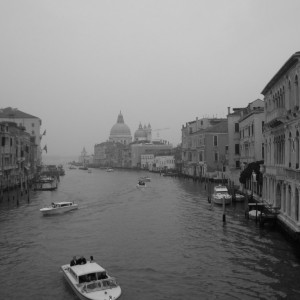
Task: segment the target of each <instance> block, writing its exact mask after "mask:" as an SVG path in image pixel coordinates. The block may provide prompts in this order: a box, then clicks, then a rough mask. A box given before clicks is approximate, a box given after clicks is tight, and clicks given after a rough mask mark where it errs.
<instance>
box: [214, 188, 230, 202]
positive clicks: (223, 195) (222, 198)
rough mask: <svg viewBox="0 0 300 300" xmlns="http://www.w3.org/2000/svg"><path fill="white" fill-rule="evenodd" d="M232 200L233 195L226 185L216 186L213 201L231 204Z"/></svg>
mask: <svg viewBox="0 0 300 300" xmlns="http://www.w3.org/2000/svg"><path fill="white" fill-rule="evenodd" d="M231 200H232V197H231V195H229V193H228V189H227V187H226V186H223V185H217V186H215V187H214V193H213V194H212V201H213V202H214V203H216V204H223V203H224V202H225V204H230V203H231Z"/></svg>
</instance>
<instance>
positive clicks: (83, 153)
mask: <svg viewBox="0 0 300 300" xmlns="http://www.w3.org/2000/svg"><path fill="white" fill-rule="evenodd" d="M78 162H79V163H80V164H82V165H84V166H85V165H88V164H89V163H90V156H89V155H88V154H87V152H86V150H85V147H83V149H82V151H81V154H80V156H79V157H78Z"/></svg>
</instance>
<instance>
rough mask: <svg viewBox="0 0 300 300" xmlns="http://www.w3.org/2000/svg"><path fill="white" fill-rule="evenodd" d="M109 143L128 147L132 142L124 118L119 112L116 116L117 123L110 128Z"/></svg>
mask: <svg viewBox="0 0 300 300" xmlns="http://www.w3.org/2000/svg"><path fill="white" fill-rule="evenodd" d="M109 141H111V142H119V143H122V144H124V145H128V144H130V143H131V141H132V136H131V132H130V128H129V127H128V126H127V125H126V124H125V123H124V118H123V115H122V113H121V112H120V113H119V115H118V119H117V123H116V124H115V125H114V126H113V127H112V128H111V130H110V135H109Z"/></svg>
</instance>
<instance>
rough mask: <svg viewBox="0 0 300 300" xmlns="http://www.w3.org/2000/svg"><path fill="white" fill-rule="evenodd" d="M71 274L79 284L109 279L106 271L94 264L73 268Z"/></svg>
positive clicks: (70, 270)
mask: <svg viewBox="0 0 300 300" xmlns="http://www.w3.org/2000/svg"><path fill="white" fill-rule="evenodd" d="M69 272H70V274H72V276H73V277H74V279H75V280H76V281H77V283H79V284H80V283H86V282H91V281H96V280H103V279H107V278H108V276H107V274H106V271H105V270H104V269H103V268H102V267H101V266H99V265H98V264H97V263H94V262H93V263H86V264H84V265H75V266H72V267H70V269H69Z"/></svg>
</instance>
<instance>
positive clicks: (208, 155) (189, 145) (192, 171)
mask: <svg viewBox="0 0 300 300" xmlns="http://www.w3.org/2000/svg"><path fill="white" fill-rule="evenodd" d="M220 123H222V125H221V126H220V127H218V128H219V130H220V132H219V133H217V132H216V134H215V135H216V136H218V135H219V134H220V139H219V140H218V137H216V143H217V146H216V147H214V148H212V147H210V146H209V148H208V144H207V143H208V142H211V136H212V135H211V133H209V131H208V132H207V133H206V129H208V128H211V127H214V126H217V125H218V124H220ZM225 123H226V124H225ZM222 126H225V127H226V128H223V127H222ZM223 131H226V133H225V132H223ZM224 134H227V119H225V118H203V119H198V118H196V120H195V121H191V122H187V123H186V125H185V126H184V125H183V126H182V129H181V136H182V161H181V172H182V173H183V174H184V175H188V176H196V177H200V176H205V175H206V174H207V172H208V171H210V172H212V171H217V169H218V167H217V162H218V164H219V165H221V162H219V160H220V159H221V158H222V160H223V156H222V155H223V152H224V154H225V149H223V150H222V151H221V150H220V151H217V152H215V151H216V149H218V147H219V146H220V145H223V143H224V137H223V135H224ZM221 136H222V137H221ZM207 139H208V140H207ZM218 141H221V142H219V143H218ZM226 144H227V143H226ZM224 147H225V146H224ZM212 150H213V151H214V152H209V151H212ZM215 153H217V154H215ZM220 153H222V155H221V156H220ZM212 155H213V157H212ZM216 159H217V161H215V160H216ZM219 168H220V166H219ZM208 169H209V170H208Z"/></svg>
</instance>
